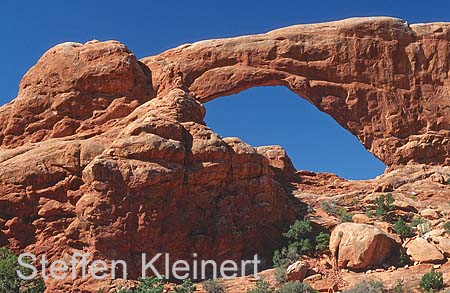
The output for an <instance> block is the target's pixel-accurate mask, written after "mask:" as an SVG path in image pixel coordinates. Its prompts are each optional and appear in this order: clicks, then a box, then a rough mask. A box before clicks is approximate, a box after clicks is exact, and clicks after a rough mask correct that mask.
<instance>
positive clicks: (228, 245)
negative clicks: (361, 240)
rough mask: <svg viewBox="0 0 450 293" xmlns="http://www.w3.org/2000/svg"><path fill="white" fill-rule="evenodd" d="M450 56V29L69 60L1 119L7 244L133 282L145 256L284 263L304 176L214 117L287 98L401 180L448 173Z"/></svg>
mask: <svg viewBox="0 0 450 293" xmlns="http://www.w3.org/2000/svg"><path fill="white" fill-rule="evenodd" d="M449 56H450V24H443V23H435V24H421V25H411V26H410V25H408V24H407V23H406V22H405V21H403V20H399V19H393V18H362V19H349V20H344V21H338V22H331V23H324V24H313V25H297V26H292V27H287V28H283V29H278V30H275V31H272V32H269V33H266V34H260V35H254V36H245V37H238V38H231V39H221V40H210V41H202V42H198V43H194V44H187V45H182V46H179V47H177V48H175V49H172V50H169V51H166V52H163V53H161V54H159V55H156V56H151V57H147V58H143V59H142V60H137V59H136V57H135V56H134V55H133V53H131V52H130V51H129V50H128V49H127V48H126V47H125V46H124V45H122V44H120V43H118V42H115V41H108V42H98V41H92V42H88V43H86V44H79V43H64V44H61V45H58V46H56V47H54V48H52V49H50V50H48V51H47V52H46V53H45V54H44V55H43V56H42V57H41V58H40V59H39V61H38V62H37V64H36V65H35V66H33V67H32V68H31V69H30V71H29V72H28V73H27V74H26V75H25V76H24V78H23V79H22V81H21V83H20V88H19V93H18V96H17V98H16V99H14V100H13V101H12V102H10V103H8V104H6V105H4V106H2V107H0V226H1V232H0V242H1V244H3V245H8V246H9V247H10V248H12V249H13V250H15V251H16V252H18V251H23V250H25V251H31V252H34V253H36V254H42V253H45V254H46V255H48V256H50V257H51V258H55V259H57V258H62V257H64V256H66V255H67V254H71V253H73V252H74V251H80V250H83V251H89V252H90V253H91V254H92V256H93V257H95V258H97V259H99V258H100V259H106V260H110V259H116V258H120V259H125V260H127V261H128V263H129V266H130V268H129V273H130V277H136V276H137V274H138V272H137V271H138V269H137V268H140V264H139V261H140V260H139V259H138V257H140V253H141V252H147V253H148V254H153V253H155V252H158V251H160V250H164V251H165V252H170V253H171V254H172V255H173V257H174V258H182V259H183V258H184V259H188V258H190V257H191V256H190V255H191V254H192V252H193V251H195V252H197V253H199V254H201V256H202V257H203V258H215V259H218V260H221V259H228V258H231V259H239V258H243V257H246V256H249V255H251V254H253V253H260V254H261V255H264V256H266V257H269V256H270V254H271V251H272V249H273V248H274V247H277V246H279V244H280V242H281V240H282V237H281V232H282V231H283V229H284V228H285V227H286V226H287V225H288V224H290V223H292V221H293V220H294V219H295V217H296V216H297V210H296V204H295V203H296V201H295V200H294V199H293V198H292V196H290V194H289V189H288V188H286V187H287V185H286V184H287V183H289V182H292V181H295V180H298V177H299V176H300V179H302V174H295V170H294V168H293V166H292V163H291V162H290V160H289V158H288V157H287V155H286V153H285V152H284V150H282V149H281V148H279V147H276V146H273V147H260V148H256V149H255V148H253V147H251V146H249V145H247V144H246V143H245V142H243V141H241V140H240V139H238V138H221V137H220V136H219V135H217V134H216V133H214V132H213V131H212V130H211V129H209V128H208V127H207V126H206V125H205V123H204V121H203V118H204V115H205V109H204V108H203V105H202V103H205V102H208V101H210V100H212V99H215V98H218V97H221V96H225V95H230V94H233V93H237V92H239V91H242V90H245V89H247V88H250V87H253V86H264V85H282V86H287V87H289V88H290V89H291V90H292V91H294V92H295V93H297V94H298V95H299V96H301V97H303V98H305V99H307V100H308V101H310V102H311V103H313V104H314V105H315V106H316V107H318V108H319V109H320V110H321V111H324V112H326V113H328V114H329V115H330V116H331V117H333V118H334V119H335V120H336V121H337V122H338V123H339V124H340V125H342V126H343V127H344V128H346V129H347V130H349V131H350V132H351V133H353V134H354V135H355V136H357V137H358V139H359V140H360V141H361V142H362V144H363V145H364V146H365V147H366V148H367V149H368V150H369V151H371V152H372V153H373V154H375V155H376V156H377V157H378V158H380V159H381V160H382V161H383V162H384V163H386V165H387V166H388V167H389V170H396V169H398V168H400V167H401V166H404V165H407V164H408V165H410V164H415V163H422V164H427V165H449V164H450V159H449V157H450V156H449V155H450V143H449V137H450V79H449V77H448V75H449V74H450V62H449ZM306 177H307V176H306ZM304 182H307V179H306V181H304ZM48 286H49V288H50V289H49V290H52V288H56V287H58V288H63V289H65V290H73V288H90V289H92V288H96V286H97V288H98V286H99V285H98V284H94V285H93V284H92V280H89V281H87V282H83V281H77V282H75V283H73V284H71V283H67V282H66V283H63V284H58V283H57V282H52V281H48ZM83 286H84V287H83Z"/></svg>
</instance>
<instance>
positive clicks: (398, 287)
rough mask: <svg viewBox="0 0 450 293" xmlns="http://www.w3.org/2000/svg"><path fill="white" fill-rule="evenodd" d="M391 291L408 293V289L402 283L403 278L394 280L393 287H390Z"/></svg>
mask: <svg viewBox="0 0 450 293" xmlns="http://www.w3.org/2000/svg"><path fill="white" fill-rule="evenodd" d="M392 291H393V293H408V292H410V290H409V289H408V288H406V286H405V284H404V283H403V280H402V279H400V280H397V281H396V282H395V285H394V287H392Z"/></svg>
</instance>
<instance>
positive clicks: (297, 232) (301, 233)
mask: <svg viewBox="0 0 450 293" xmlns="http://www.w3.org/2000/svg"><path fill="white" fill-rule="evenodd" d="M311 231H312V227H311V222H310V221H308V220H297V221H295V223H294V224H292V225H291V226H289V230H288V231H287V232H286V233H283V236H284V237H286V238H287V239H289V240H290V242H298V241H300V240H302V239H304V238H306V237H307V236H308V234H309V233H311Z"/></svg>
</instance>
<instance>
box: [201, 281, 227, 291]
mask: <svg viewBox="0 0 450 293" xmlns="http://www.w3.org/2000/svg"><path fill="white" fill-rule="evenodd" d="M203 287H204V288H205V291H206V292H207V293H225V289H224V288H223V286H222V285H220V284H219V283H218V282H217V281H216V280H207V281H204V282H203Z"/></svg>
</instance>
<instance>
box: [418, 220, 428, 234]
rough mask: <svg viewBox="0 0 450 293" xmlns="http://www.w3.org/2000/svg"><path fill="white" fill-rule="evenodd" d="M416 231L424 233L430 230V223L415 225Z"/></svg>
mask: <svg viewBox="0 0 450 293" xmlns="http://www.w3.org/2000/svg"><path fill="white" fill-rule="evenodd" d="M417 231H418V232H419V235H425V234H426V233H428V232H430V231H431V225H430V223H428V222H425V223H422V224H419V225H417Z"/></svg>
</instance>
